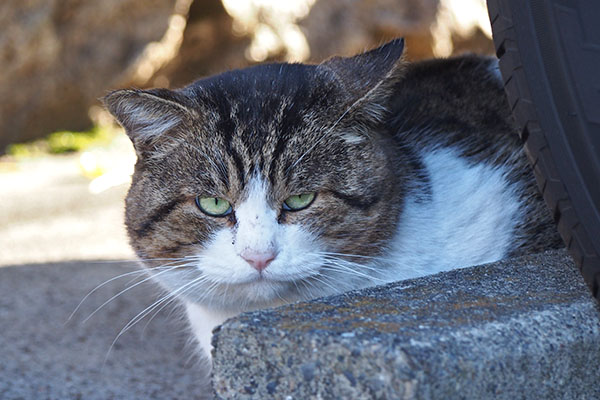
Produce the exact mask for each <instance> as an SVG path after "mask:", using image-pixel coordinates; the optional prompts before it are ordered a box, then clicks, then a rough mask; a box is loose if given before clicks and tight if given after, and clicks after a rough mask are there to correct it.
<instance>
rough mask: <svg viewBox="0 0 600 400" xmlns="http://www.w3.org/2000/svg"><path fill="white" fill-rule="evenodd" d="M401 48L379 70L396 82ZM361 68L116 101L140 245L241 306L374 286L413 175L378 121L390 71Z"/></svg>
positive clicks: (178, 276)
mask: <svg viewBox="0 0 600 400" xmlns="http://www.w3.org/2000/svg"><path fill="white" fill-rule="evenodd" d="M392 44H394V43H393V42H392ZM388 46H390V45H388ZM395 46H396V47H398V46H401V43H396V44H395ZM392 50H394V53H393V55H394V57H395V58H394V59H393V60H392V62H391V63H390V62H389V61H388V62H387V64H385V63H384V62H379V64H384V65H383V66H379V64H378V66H379V68H380V69H382V71H377V68H375V67H372V68H371V70H370V71H369V72H371V73H373V74H374V75H377V74H379V75H382V74H383V75H384V76H388V77H389V75H390V74H389V72H390V70H392V69H393V68H395V66H396V61H397V59H398V57H399V56H400V53H401V51H402V49H401V48H400V49H399V51H398V48H392V49H387V50H386V51H387V55H388V56H389V54H390V52H391V51H392ZM380 52H381V51H380ZM384 53H385V52H384ZM367 54H369V53H367ZM384 55H385V54H384ZM359 57H360V56H359ZM362 57H364V56H362ZM371 58H373V59H374V61H373V62H377V59H378V58H379V59H381V58H382V55H380V54H377V53H375V54H374V55H371ZM340 60H341V61H340ZM357 60H358V61H360V62H358V61H357ZM352 61H353V63H352V64H348V66H346V69H343V70H342V71H341V72H340V71H338V70H336V68H340V66H339V65H338V64H340V63H342V62H347V63H350V62H352ZM361 63H362V64H365V61H364V59H360V58H354V59H333V60H332V61H331V62H329V64H327V63H325V64H322V65H320V66H307V65H289V64H273V65H266V66H259V67H254V68H250V69H246V70H241V71H233V72H230V73H226V74H223V75H219V76H216V77H213V78H209V79H205V80H202V81H199V82H196V83H195V84H193V85H191V86H189V87H187V88H185V89H182V90H180V91H175V92H173V91H166V90H153V91H118V92H114V93H112V94H111V95H109V96H108V97H107V99H106V103H107V106H108V107H109V109H110V110H111V112H113V114H114V115H115V116H116V117H117V118H118V119H119V121H120V122H121V123H122V125H124V126H125V127H126V129H127V131H128V134H129V135H130V137H131V138H132V140H133V142H134V145H135V147H136V150H137V153H138V163H137V165H136V170H135V174H134V176H133V182H132V186H131V189H130V191H129V194H128V197H127V200H126V205H127V207H126V225H127V228H128V232H129V235H130V239H131V244H132V246H133V247H134V249H135V250H136V252H137V254H138V255H139V256H140V258H141V259H142V260H146V261H145V264H146V266H148V267H149V268H155V270H154V271H155V273H156V276H157V278H158V279H159V281H161V282H162V283H163V284H164V285H165V286H167V287H168V288H169V289H170V290H171V291H178V294H179V295H181V296H182V297H185V298H187V299H190V300H192V301H197V302H204V303H211V304H213V305H214V306H217V307H218V306H222V307H231V308H247V307H260V306H263V305H268V304H274V303H277V302H286V301H293V300H297V299H302V298H312V297H317V296H321V295H324V294H329V293H335V292H338V291H341V290H347V289H350V288H353V287H357V286H361V282H368V281H369V277H370V276H373V275H374V273H373V271H372V270H370V268H371V267H369V265H372V264H373V263H372V262H371V260H373V259H376V258H377V257H378V256H379V255H380V254H381V253H382V251H384V250H385V246H386V244H387V242H388V241H389V240H390V238H391V236H392V234H393V231H394V229H395V226H396V223H397V219H398V215H399V212H400V208H401V204H400V203H401V202H400V201H399V200H400V198H401V197H402V190H401V183H402V182H401V181H402V179H401V178H399V177H398V173H397V171H395V170H394V165H392V161H390V156H389V154H388V152H389V151H390V148H389V147H390V142H389V141H388V140H387V139H386V137H385V135H383V134H379V133H377V132H375V131H372V129H370V128H372V126H373V125H375V124H376V120H377V118H378V117H379V115H377V114H378V113H379V112H380V111H381V108H382V106H381V104H379V103H377V102H376V101H372V100H369V99H368V97H369V96H373V95H374V94H373V92H374V91H375V90H376V89H377V87H378V85H379V83H380V81H381V80H382V79H383V77H382V76H378V77H375V78H373V79H371V78H369V77H365V76H364V75H360V74H359V75H357V76H356V77H355V79H357V80H358V79H364V80H365V82H364V86H365V88H363V89H362V90H357V89H356V88H355V87H353V86H352V85H353V84H355V82H352V83H346V84H345V82H344V81H345V80H347V79H348V77H347V76H344V74H346V73H348V74H351V73H353V72H352V71H351V69H352V68H359V67H361V66H362V67H363V68H366V67H365V66H364V65H362V64H361ZM349 70H350V71H349ZM379 86H381V85H379ZM359 99H362V100H360V101H358V100H359ZM357 101H358V102H357ZM157 266H160V267H158V268H157Z"/></svg>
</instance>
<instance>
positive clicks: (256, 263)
mask: <svg viewBox="0 0 600 400" xmlns="http://www.w3.org/2000/svg"><path fill="white" fill-rule="evenodd" d="M276 255H277V254H275V252H274V251H271V250H269V251H254V250H249V249H247V250H244V251H243V252H242V253H241V254H240V257H242V258H243V259H244V260H246V261H247V262H248V264H250V265H251V266H252V268H254V269H255V270H257V271H258V272H261V271H262V270H263V269H265V268H267V265H269V263H270V262H271V261H273V260H274V259H275V256H276Z"/></svg>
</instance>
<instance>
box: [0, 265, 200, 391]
mask: <svg viewBox="0 0 600 400" xmlns="http://www.w3.org/2000/svg"><path fill="white" fill-rule="evenodd" d="M135 270H136V269H135V267H134V266H132V265H131V263H127V264H122V263H107V262H71V263H60V264H44V265H20V266H18V267H5V268H0V293H1V294H2V295H1V296H0V327H1V328H0V360H2V361H0V399H2V400H17V399H20V400H29V399H31V400H41V399H47V400H55V399H56V400H59V399H60V400H70V399H85V400H95V399H98V400H108V399H123V400H129V399H165V400H169V399H204V398H208V396H209V395H210V393H211V392H210V391H209V390H208V389H207V388H208V383H207V382H208V380H207V378H206V368H205V367H203V365H202V364H200V362H199V361H198V360H197V359H195V358H194V354H195V353H194V347H193V345H191V344H190V342H189V338H190V336H189V335H188V333H187V328H186V324H185V321H184V319H183V318H182V317H183V313H182V310H178V309H175V308H174V307H173V304H170V305H169V306H168V307H166V308H165V309H163V310H161V311H160V312H159V313H157V314H156V315H155V316H154V318H153V319H152V320H150V319H151V318H152V317H153V315H154V314H155V313H154V312H153V313H151V314H150V315H148V316H147V317H146V318H145V319H143V320H141V321H140V322H139V323H137V324H135V325H134V327H133V328H132V329H131V330H129V331H127V332H126V333H125V334H123V335H122V336H120V337H119V338H118V339H117V340H116V341H115V344H114V346H112V349H111V343H112V342H113V340H115V338H116V337H117V335H118V334H119V332H120V331H121V329H122V328H123V327H124V326H125V325H126V324H127V323H128V321H130V320H132V319H133V318H134V317H135V316H136V315H137V314H138V313H139V312H140V311H142V310H144V309H145V308H146V307H147V306H148V305H150V304H152V303H153V301H155V300H157V299H158V298H159V297H158V296H159V294H160V293H161V292H160V290H159V289H158V288H157V287H155V286H154V285H153V284H149V283H143V284H140V285H139V286H137V287H135V288H133V289H132V290H130V291H127V292H125V293H123V294H122V295H120V296H118V297H116V298H115V299H114V300H112V301H110V302H109V303H108V304H107V305H106V306H104V307H103V308H102V309H101V310H100V311H98V312H97V313H95V314H94V315H93V316H92V317H91V318H90V319H89V320H88V321H85V322H84V320H85V319H86V318H87V317H88V316H90V315H91V314H92V312H94V310H95V309H96V308H98V307H99V306H101V305H102V304H103V303H104V302H105V301H107V300H108V299H110V298H111V297H112V296H114V295H115V294H117V293H119V291H121V290H123V289H124V288H125V287H127V286H128V285H131V284H133V282H131V275H129V276H126V277H123V278H122V279H117V280H115V281H112V282H110V283H109V284H107V285H105V286H103V287H102V288H100V289H99V290H98V291H96V292H94V293H93V294H92V295H91V296H90V297H88V298H87V299H86V300H85V302H84V303H83V304H82V306H81V308H80V309H79V310H78V311H77V313H75V315H74V316H73V318H72V319H71V320H69V315H70V314H71V313H72V312H73V310H74V309H75V307H76V306H77V304H78V303H79V302H80V301H81V300H82V299H83V298H84V297H85V295H86V294H88V293H89V292H90V291H91V290H92V289H93V288H94V287H96V286H97V285H99V284H101V283H103V282H106V281H107V280H109V279H111V278H113V277H115V276H117V275H120V274H123V273H129V272H131V271H135ZM135 276H141V275H135ZM134 282H136V281H134ZM109 350H110V352H109Z"/></svg>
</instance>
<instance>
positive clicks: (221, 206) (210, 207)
mask: <svg viewBox="0 0 600 400" xmlns="http://www.w3.org/2000/svg"><path fill="white" fill-rule="evenodd" d="M196 205H197V206H198V208H199V209H200V211H202V212H203V213H204V214H206V215H210V216H211V217H224V216H226V215H229V214H231V204H229V202H228V201H227V200H225V199H221V198H219V197H200V196H198V197H196Z"/></svg>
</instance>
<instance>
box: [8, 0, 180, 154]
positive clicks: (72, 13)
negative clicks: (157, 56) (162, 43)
mask: <svg viewBox="0 0 600 400" xmlns="http://www.w3.org/2000/svg"><path fill="white" fill-rule="evenodd" d="M174 6H175V1H174V0H144V1H142V0H103V1H94V0H26V1H23V0H2V2H1V3H0V26H2V35H0V65H1V66H2V73H0V98H1V99H2V102H1V103H0V153H1V152H2V150H3V149H4V148H5V146H6V145H7V144H9V143H11V142H14V141H25V140H30V139H34V138H37V137H40V136H43V135H45V134H47V133H50V132H53V131H57V130H61V129H72V130H76V129H85V128H87V127H89V126H90V125H91V121H90V119H89V117H88V109H89V107H90V106H91V105H92V104H95V103H96V102H97V98H98V97H100V96H102V95H103V94H104V92H105V90H106V89H107V88H110V87H111V86H112V85H114V84H115V82H119V81H122V80H123V76H122V74H123V72H124V71H127V70H128V67H129V66H130V65H132V64H134V63H135V62H136V59H137V57H138V56H139V55H140V54H141V52H142V51H143V49H144V48H145V46H146V45H147V44H148V43H149V42H152V41H156V40H160V38H161V37H162V36H163V34H164V33H165V31H166V30H167V28H168V22H169V17H170V16H171V14H172V13H173V9H174Z"/></svg>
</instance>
